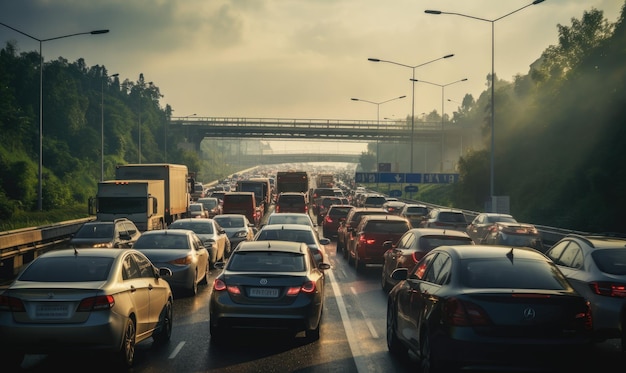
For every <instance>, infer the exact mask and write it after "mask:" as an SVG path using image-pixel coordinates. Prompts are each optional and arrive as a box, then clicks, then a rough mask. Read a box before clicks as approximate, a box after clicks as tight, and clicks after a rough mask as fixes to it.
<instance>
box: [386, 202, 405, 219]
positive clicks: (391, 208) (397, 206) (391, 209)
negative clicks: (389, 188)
mask: <svg viewBox="0 0 626 373" xmlns="http://www.w3.org/2000/svg"><path fill="white" fill-rule="evenodd" d="M404 205H406V202H402V201H398V200H393V201H390V200H389V199H387V202H385V203H383V205H382V206H381V207H382V208H384V209H385V210H387V212H388V213H390V214H394V215H400V212H401V211H402V208H403V207H404Z"/></svg>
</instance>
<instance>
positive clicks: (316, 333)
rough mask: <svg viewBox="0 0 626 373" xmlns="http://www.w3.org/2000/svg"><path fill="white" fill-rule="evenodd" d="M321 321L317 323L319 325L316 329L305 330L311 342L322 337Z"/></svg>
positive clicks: (306, 336)
mask: <svg viewBox="0 0 626 373" xmlns="http://www.w3.org/2000/svg"><path fill="white" fill-rule="evenodd" d="M321 324H322V323H321V321H320V322H319V323H317V327H316V328H315V329H307V330H306V331H305V332H304V335H305V338H306V339H307V340H308V341H309V342H315V341H317V340H319V339H320V325H321Z"/></svg>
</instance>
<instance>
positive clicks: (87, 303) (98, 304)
mask: <svg viewBox="0 0 626 373" xmlns="http://www.w3.org/2000/svg"><path fill="white" fill-rule="evenodd" d="M114 305H115V298H113V296H112V295H99V296H97V297H90V298H85V299H83V300H82V301H80V304H79V305H78V309H77V310H76V311H78V312H90V311H98V310H108V309H110V308H113V306H114Z"/></svg>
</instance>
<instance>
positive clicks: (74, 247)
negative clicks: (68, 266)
mask: <svg viewBox="0 0 626 373" xmlns="http://www.w3.org/2000/svg"><path fill="white" fill-rule="evenodd" d="M72 248H73V249H74V256H76V255H78V250H76V246H72Z"/></svg>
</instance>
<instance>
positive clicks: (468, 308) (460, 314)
mask: <svg viewBox="0 0 626 373" xmlns="http://www.w3.org/2000/svg"><path fill="white" fill-rule="evenodd" d="M443 316H444V319H445V321H446V322H447V323H448V324H449V325H452V326H480V325H489V324H491V320H489V316H487V313H486V312H485V310H483V309H482V308H481V307H480V306H478V305H477V304H475V303H472V302H466V301H462V300H460V299H457V298H450V299H448V300H447V301H446V303H445V304H444V307H443Z"/></svg>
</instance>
